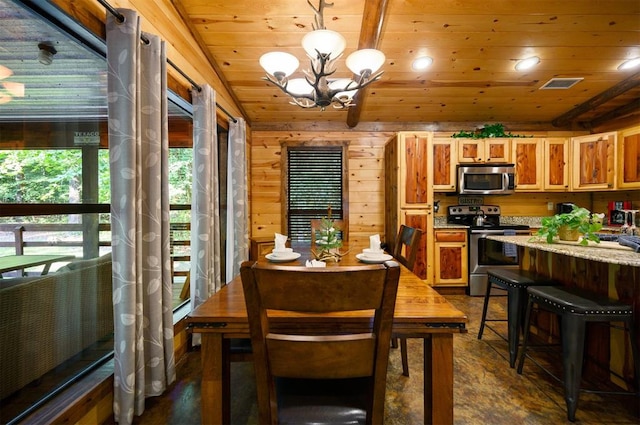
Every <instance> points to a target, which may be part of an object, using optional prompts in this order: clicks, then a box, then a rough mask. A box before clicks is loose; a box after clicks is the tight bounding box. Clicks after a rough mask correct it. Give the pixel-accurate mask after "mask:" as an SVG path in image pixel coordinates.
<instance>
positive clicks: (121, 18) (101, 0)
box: [98, 0, 238, 123]
mask: <svg viewBox="0 0 640 425" xmlns="http://www.w3.org/2000/svg"><path fill="white" fill-rule="evenodd" d="M98 3H100V4H101V5H102V6H104V8H105V9H107V10H108V11H109V13H111V14H112V15H113V16H115V18H116V19H117V20H118V22H123V21H124V16H122V14H121V13H120V12H118V11H117V10H116V9H114V8H113V6H111V5H110V4H109V3H107V2H106V0H98ZM140 38H141V39H142V41H143V42H144V43H145V44H149V40H147V39H145V38H144V36H142V35H141V36H140ZM167 63H168V64H169V65H171V66H172V67H173V69H175V70H176V71H178V72H179V73H180V75H182V76H183V77H184V78H186V79H187V81H188V82H189V83H190V84H191V86H193V88H194V89H196V90H198V91H202V88H201V87H200V86H199V85H198V84H197V83H196V82H195V81H193V80H192V79H191V78H190V77H189V76H188V75H187V74H185V72H184V71H183V70H181V69H180V68H179V67H178V65H176V64H175V63H173V62H172V61H171V59H169V58H167ZM216 107H217V108H219V109H220V110H221V111H222V112H224V113H225V115H226V116H228V117H229V118H230V119H231V120H232V121H233V122H234V123H237V122H238V120H237V119H236V118H235V117H234V116H233V115H231V114H230V113H229V112H228V111H227V110H226V109H224V108H223V107H222V106H221V105H220V104H219V103H218V102H216Z"/></svg>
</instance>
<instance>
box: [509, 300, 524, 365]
mask: <svg viewBox="0 0 640 425" xmlns="http://www.w3.org/2000/svg"><path fill="white" fill-rule="evenodd" d="M521 295H522V291H521V290H520V289H518V288H512V287H509V288H507V317H508V323H507V330H508V338H507V339H508V340H509V366H510V367H512V368H513V367H514V366H515V365H516V358H517V356H518V343H519V342H520V340H519V338H520V326H522V325H521V323H522V312H521V310H520V308H521V304H522V302H521V298H522V297H521Z"/></svg>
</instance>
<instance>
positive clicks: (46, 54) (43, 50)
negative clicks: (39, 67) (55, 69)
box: [38, 43, 58, 65]
mask: <svg viewBox="0 0 640 425" xmlns="http://www.w3.org/2000/svg"><path fill="white" fill-rule="evenodd" d="M38 49H40V51H39V52H38V62H40V63H41V64H43V65H51V63H53V55H55V54H56V53H58V51H57V50H56V49H55V48H54V47H53V46H52V45H51V44H49V43H39V44H38Z"/></svg>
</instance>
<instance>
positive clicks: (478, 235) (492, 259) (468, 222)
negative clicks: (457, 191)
mask: <svg viewBox="0 0 640 425" xmlns="http://www.w3.org/2000/svg"><path fill="white" fill-rule="evenodd" d="M479 217H482V220H479ZM480 221H481V223H480ZM447 223H448V224H457V225H463V226H469V255H468V257H469V289H468V294H469V295H473V296H484V295H485V293H486V290H487V284H488V277H487V272H488V271H489V270H491V269H494V268H498V267H499V268H510V269H517V268H518V267H519V264H518V260H519V258H518V255H519V254H518V249H517V247H516V246H515V245H511V244H505V243H502V242H498V241H492V240H489V239H487V236H488V235H504V234H507V235H508V234H513V235H528V234H529V226H526V225H512V224H507V225H504V224H501V223H500V207H499V206H497V205H452V206H449V207H448V211H447Z"/></svg>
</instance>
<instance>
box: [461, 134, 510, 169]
mask: <svg viewBox="0 0 640 425" xmlns="http://www.w3.org/2000/svg"><path fill="white" fill-rule="evenodd" d="M457 140H458V162H459V163H469V162H479V163H484V162H501V163H505V162H508V161H509V159H510V155H509V147H510V141H511V139H507V138H495V139H462V138H461V139H457Z"/></svg>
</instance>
